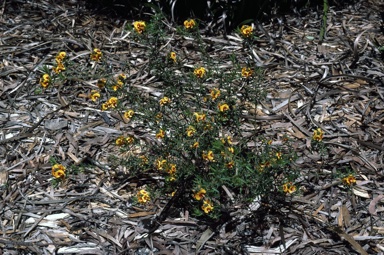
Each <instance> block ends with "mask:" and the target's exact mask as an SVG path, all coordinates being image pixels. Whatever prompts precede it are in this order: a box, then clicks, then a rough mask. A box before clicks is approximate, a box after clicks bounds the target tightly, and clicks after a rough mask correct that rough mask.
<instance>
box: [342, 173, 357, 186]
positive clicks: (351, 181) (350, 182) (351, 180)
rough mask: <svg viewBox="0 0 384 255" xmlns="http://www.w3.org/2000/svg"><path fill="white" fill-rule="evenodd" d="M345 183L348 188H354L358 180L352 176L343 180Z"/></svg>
mask: <svg viewBox="0 0 384 255" xmlns="http://www.w3.org/2000/svg"><path fill="white" fill-rule="evenodd" d="M343 183H344V184H345V185H347V186H352V185H353V184H356V178H355V177H354V176H353V175H351V174H350V175H348V176H346V177H344V178H343Z"/></svg>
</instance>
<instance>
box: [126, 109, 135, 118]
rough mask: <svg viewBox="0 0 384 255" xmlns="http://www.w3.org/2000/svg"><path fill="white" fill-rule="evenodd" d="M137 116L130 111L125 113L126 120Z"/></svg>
mask: <svg viewBox="0 0 384 255" xmlns="http://www.w3.org/2000/svg"><path fill="white" fill-rule="evenodd" d="M134 114H135V112H134V111H133V110H128V111H126V112H125V113H124V118H126V119H130V118H132V117H133V115H134Z"/></svg>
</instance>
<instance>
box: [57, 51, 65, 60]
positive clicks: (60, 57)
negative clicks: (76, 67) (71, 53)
mask: <svg viewBox="0 0 384 255" xmlns="http://www.w3.org/2000/svg"><path fill="white" fill-rule="evenodd" d="M66 56H67V53H65V52H64V51H61V52H59V53H58V54H57V55H56V57H55V61H56V63H60V62H62V61H63V60H64V58H65V57H66Z"/></svg>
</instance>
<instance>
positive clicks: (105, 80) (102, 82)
mask: <svg viewBox="0 0 384 255" xmlns="http://www.w3.org/2000/svg"><path fill="white" fill-rule="evenodd" d="M106 83H107V79H104V78H101V79H99V80H98V81H97V83H96V85H97V87H99V89H103V88H104V87H105V84H106Z"/></svg>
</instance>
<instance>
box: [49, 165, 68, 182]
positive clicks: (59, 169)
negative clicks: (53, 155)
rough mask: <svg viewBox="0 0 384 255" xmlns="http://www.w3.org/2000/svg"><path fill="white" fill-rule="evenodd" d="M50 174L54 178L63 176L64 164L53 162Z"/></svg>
mask: <svg viewBox="0 0 384 255" xmlns="http://www.w3.org/2000/svg"><path fill="white" fill-rule="evenodd" d="M52 176H53V177H55V178H56V179H62V178H65V166H63V165H62V164H55V165H54V166H52Z"/></svg>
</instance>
